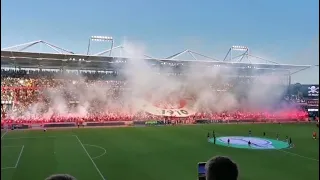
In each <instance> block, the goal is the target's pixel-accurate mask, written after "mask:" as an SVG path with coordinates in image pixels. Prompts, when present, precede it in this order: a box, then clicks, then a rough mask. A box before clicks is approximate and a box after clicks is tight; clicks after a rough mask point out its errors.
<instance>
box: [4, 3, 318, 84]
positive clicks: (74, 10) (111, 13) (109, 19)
mask: <svg viewBox="0 0 320 180" xmlns="http://www.w3.org/2000/svg"><path fill="white" fill-rule="evenodd" d="M92 35H104V36H112V37H114V39H115V41H116V44H120V43H121V42H122V41H123V39H124V38H126V39H128V40H130V41H133V42H138V43H139V44H143V45H144V46H145V47H146V51H147V54H150V55H152V56H155V57H167V56H170V55H172V54H174V53H176V52H179V51H182V50H184V49H191V50H194V51H197V52H200V53H203V54H206V55H209V56H213V57H216V58H218V59H223V58H224V55H225V54H226V53H227V50H228V48H230V47H231V46H232V45H245V46H248V47H249V48H250V51H251V53H252V54H253V55H257V56H261V57H264V58H266V59H270V60H273V61H277V62H279V63H293V64H312V65H314V64H319V50H318V49H319V0H242V1H241V0H202V1H191V0H183V1H182V0H157V1H156V0H112V1H111V0H91V1H83V0H53V1H51V0H29V1H26V0H2V1H1V47H2V48H3V47H7V46H11V45H16V44H21V43H25V42H30V41H34V40H40V39H41V40H45V41H48V42H50V43H53V44H55V45H58V46H61V47H63V48H66V49H69V50H72V51H74V52H76V53H85V52H86V48H87V44H88V38H89V37H90V36H92ZM103 45H106V44H102V43H98V44H97V43H95V44H93V46H92V48H93V49H92V51H94V52H99V51H100V50H103ZM293 81H294V82H296V81H298V82H301V83H319V69H318V68H312V69H310V70H307V71H304V72H301V73H298V74H296V75H294V76H293Z"/></svg>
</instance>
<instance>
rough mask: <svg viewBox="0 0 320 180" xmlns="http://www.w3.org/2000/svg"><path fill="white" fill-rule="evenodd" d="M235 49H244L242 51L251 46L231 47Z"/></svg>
mask: <svg viewBox="0 0 320 180" xmlns="http://www.w3.org/2000/svg"><path fill="white" fill-rule="evenodd" d="M231 48H232V49H233V50H240V51H241V50H242V51H244V50H245V51H246V50H248V49H249V48H248V47H246V46H232V47H231Z"/></svg>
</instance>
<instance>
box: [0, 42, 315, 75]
mask: <svg viewBox="0 0 320 180" xmlns="http://www.w3.org/2000/svg"><path fill="white" fill-rule="evenodd" d="M39 43H42V44H44V45H46V46H48V47H49V48H51V49H52V50H53V51H54V52H53V53H43V52H24V50H26V49H28V48H30V47H32V46H34V45H36V44H39ZM116 49H122V50H124V51H125V47H124V46H122V45H120V46H116V47H114V48H112V49H107V50H104V51H102V52H100V53H97V54H95V55H84V54H75V53H74V52H72V51H70V50H66V49H64V48H61V47H59V46H56V45H53V44H52V43H48V42H46V41H42V40H39V41H33V42H29V43H24V44H20V45H16V46H11V47H8V48H3V49H1V67H21V68H55V69H60V68H62V67H65V68H70V69H79V68H80V69H88V70H89V69H90V70H112V69H114V67H115V66H114V64H115V63H118V62H126V61H128V60H132V59H134V58H128V57H116V56H105V55H104V54H106V53H108V52H110V51H114V50H116ZM231 50H232V49H230V50H229V52H230V51H231ZM229 52H228V54H229ZM183 54H189V55H190V57H191V58H190V59H189V60H186V59H177V58H178V57H179V56H181V55H183ZM228 54H227V55H228ZM196 57H198V58H196ZM143 58H144V60H147V61H150V62H153V63H162V64H165V63H182V64H190V63H201V64H203V65H213V66H231V67H239V68H261V69H283V70H288V71H290V73H291V74H294V73H297V72H300V71H302V70H305V69H308V68H310V67H311V65H292V64H279V63H277V62H274V61H270V60H266V59H263V58H261V57H258V56H254V55H252V54H248V53H247V51H246V52H245V53H243V54H241V55H240V56H238V57H235V58H240V60H238V61H225V60H218V59H216V58H212V57H209V56H206V55H203V54H201V53H198V52H195V51H192V50H184V51H181V52H178V53H176V54H174V55H172V56H169V57H167V58H154V57H152V56H149V55H144V57H143ZM249 58H256V59H259V60H261V61H263V62H264V63H253V62H252V61H250V60H249ZM231 59H232V58H231ZM243 59H248V61H249V62H247V63H245V62H243V61H242V60H243Z"/></svg>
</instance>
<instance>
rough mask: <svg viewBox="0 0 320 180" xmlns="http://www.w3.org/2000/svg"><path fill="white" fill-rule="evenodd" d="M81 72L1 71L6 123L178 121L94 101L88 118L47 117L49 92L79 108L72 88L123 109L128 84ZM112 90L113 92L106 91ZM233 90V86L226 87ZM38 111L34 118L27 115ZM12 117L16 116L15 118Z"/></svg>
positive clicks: (248, 115) (286, 115)
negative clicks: (94, 92) (99, 92)
mask: <svg viewBox="0 0 320 180" xmlns="http://www.w3.org/2000/svg"><path fill="white" fill-rule="evenodd" d="M78 73H79V72H77V71H75V72H64V74H63V76H62V73H61V72H60V71H36V70H33V71H26V70H4V69H2V70H1V115H2V118H3V119H5V120H7V121H17V122H23V121H32V122H70V121H119V120H121V121H132V120H159V119H170V118H171V119H177V118H176V117H159V116H155V115H152V114H148V113H146V112H141V111H139V112H136V111H135V112H134V113H133V112H132V111H128V109H130V107H126V108H127V109H126V111H123V107H121V106H118V107H109V110H107V111H106V110H105V109H103V108H102V107H103V105H102V103H104V102H103V101H99V99H94V100H92V102H93V103H91V104H90V107H88V108H86V111H89V112H86V114H85V115H83V114H82V115H79V114H74V113H72V111H70V112H66V113H64V114H57V113H48V112H49V111H50V107H51V106H53V103H54V102H52V99H50V98H47V94H46V90H47V89H50V88H51V89H55V91H59V93H61V94H63V98H64V99H67V100H68V103H66V104H67V107H65V108H66V109H69V110H71V109H74V108H77V107H76V106H77V104H78V103H79V98H80V97H79V94H77V93H73V91H70V89H69V90H68V91H66V90H65V89H64V87H65V86H72V88H73V89H78V90H79V89H82V88H87V89H90V88H91V89H92V88H94V87H98V88H99V87H101V88H105V90H104V94H103V96H105V97H106V98H108V99H111V100H114V101H117V102H118V104H120V105H121V98H119V94H121V92H123V91H126V90H128V88H127V86H126V81H119V80H114V78H112V77H114V74H113V73H110V72H82V73H81V78H79V76H77V75H78ZM106 87H110V88H106ZM223 87H224V88H230V87H231V85H230V84H226V85H223ZM38 104H41V107H40V106H39V107H37V108H36V111H37V112H34V111H33V114H30V113H29V114H26V112H30V109H33V108H34V107H35V105H38ZM12 114H13V115H14V116H12ZM305 116H306V113H305V112H303V111H290V112H281V113H278V114H268V113H263V112H240V111H237V112H223V113H196V114H194V115H192V116H190V117H187V118H184V119H187V120H194V119H225V120H228V119H240V120H241V119H303V118H305Z"/></svg>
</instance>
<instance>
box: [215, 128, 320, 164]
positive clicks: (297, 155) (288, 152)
mask: <svg viewBox="0 0 320 180" xmlns="http://www.w3.org/2000/svg"><path fill="white" fill-rule="evenodd" d="M216 134H219V135H220V136H225V135H222V134H220V133H216ZM275 150H277V151H280V152H283V153H287V154H290V155H292V156H296V157H300V158H304V159H308V160H312V161H317V162H319V159H315V158H311V157H307V156H302V155H300V154H296V153H293V152H290V151H285V150H281V149H275Z"/></svg>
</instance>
